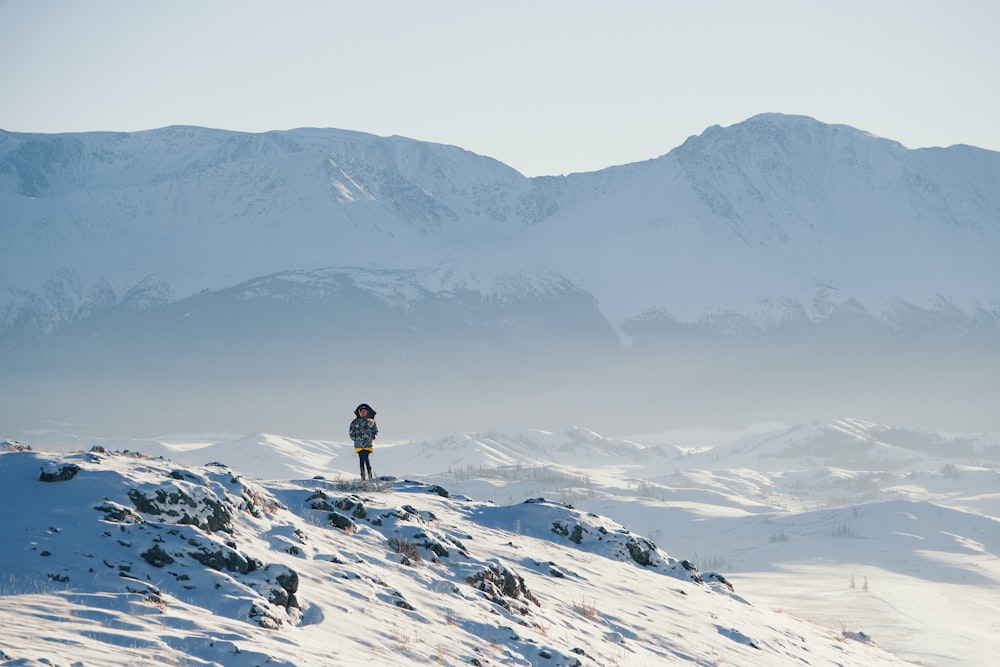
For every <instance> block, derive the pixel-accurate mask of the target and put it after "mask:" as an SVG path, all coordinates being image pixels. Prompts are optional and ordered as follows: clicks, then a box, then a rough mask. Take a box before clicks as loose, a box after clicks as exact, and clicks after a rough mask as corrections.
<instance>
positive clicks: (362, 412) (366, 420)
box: [350, 403, 378, 480]
mask: <svg viewBox="0 0 1000 667" xmlns="http://www.w3.org/2000/svg"><path fill="white" fill-rule="evenodd" d="M354 417H355V418H354V421H352V422H351V428H350V435H351V440H353V441H354V451H356V452H357V453H358V461H359V463H360V464H361V479H363V480H364V479H371V478H372V463H371V461H369V460H368V456H369V455H370V454H371V453H372V452H373V451H374V450H375V447H374V445H373V444H372V443H373V442H374V440H375V436H377V435H378V425H377V424H376V423H375V411H374V410H372V406H370V405H368V404H367V403H362V404H361V405H359V406H358V407H356V408H354ZM366 471H367V473H368V476H367V477H365V472H366Z"/></svg>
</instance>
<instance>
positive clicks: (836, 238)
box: [0, 114, 1000, 432]
mask: <svg viewBox="0 0 1000 667" xmlns="http://www.w3.org/2000/svg"><path fill="white" fill-rule="evenodd" d="M998 183H1000V154H997V153H994V152H989V151H984V150H980V149H976V148H972V147H968V146H954V147H951V148H946V149H920V150H909V149H906V148H905V147H903V146H901V145H899V144H898V143H895V142H893V141H890V140H887V139H881V138H878V137H873V136H871V135H869V134H866V133H864V132H862V131H859V130H855V129H853V128H849V127H846V126H839V125H827V124H823V123H820V122H818V121H816V120H813V119H810V118H805V117H798V116H784V115H778V114H766V115H761V116H756V117H754V118H751V119H749V120H747V121H746V122H744V123H740V124H738V125H735V126H732V127H727V128H720V127H712V128H709V129H708V130H706V131H705V132H704V133H703V134H701V135H700V136H695V137H691V138H690V139H689V140H688V141H686V142H685V143H684V144H683V145H682V146H680V147H677V148H675V149H674V150H672V151H670V152H669V153H667V154H666V155H664V156H662V157H661V158H658V159H655V160H650V161H647V162H643V163H636V164H631V165H625V166H620V167H611V168H608V169H605V170H602V171H599V172H595V173H585V174H573V175H570V176H566V177H541V178H525V177H523V176H521V175H520V174H519V173H517V172H516V171H514V170H513V169H510V168H509V167H507V166H505V165H503V164H501V163H499V162H497V161H496V160H493V159H490V158H488V157H483V156H479V155H475V154H472V153H469V152H467V151H464V150H461V149H459V148H455V147H451V146H443V145H437V144H429V143H426V142H420V141H414V140H410V139H405V138H401V137H390V138H383V137H375V136H371V135H365V134H360V133H355V132H347V131H341V130H322V129H300V130H292V131H285V132H269V133H264V134H245V133H237V132H227V131H221V130H209V129H202V128H192V127H170V128H165V129H161V130H152V131H148V132H138V133H86V134H62V135H38V134H18V133H9V132H0V215H2V220H0V224H2V228H3V242H2V246H0V260H2V261H0V343H2V348H0V367H2V370H3V371H4V372H3V373H2V376H3V378H4V380H3V382H4V386H3V387H0V389H3V390H4V391H5V392H8V393H12V394H15V395H17V396H18V397H19V398H17V399H15V401H20V404H18V405H14V406H12V407H10V408H9V410H10V412H11V415H13V416H16V417H17V419H20V420H24V422H25V423H37V422H38V420H42V419H56V420H74V421H78V420H81V419H84V418H87V419H92V418H94V417H95V415H98V414H100V413H102V412H103V411H106V409H107V408H106V407H104V408H102V409H97V405H94V404H91V405H88V406H86V409H80V410H76V409H75V408H74V407H73V406H74V404H75V402H76V401H79V400H83V401H87V400H94V401H96V402H98V403H99V404H100V405H101V406H108V405H123V404H125V403H126V402H128V408H127V409H126V410H124V411H125V412H127V413H128V414H129V416H130V417H131V418H134V419H135V420H136V421H137V422H141V423H144V424H147V425H149V424H152V423H157V422H156V421H155V419H156V418H159V419H161V423H162V418H163V417H162V410H161V409H160V408H159V407H158V406H159V405H161V404H162V403H163V402H165V401H166V402H169V403H174V404H176V405H178V406H183V409H180V408H179V409H178V412H183V413H185V414H189V415H190V414H196V413H197V412H198V411H199V410H207V409H208V408H207V406H206V403H207V400H206V399H207V397H215V398H216V405H214V406H212V408H211V412H212V414H213V416H218V417H219V420H218V423H210V422H211V419H208V418H207V417H206V420H205V421H204V422H203V423H202V424H201V426H202V427H203V428H225V429H227V430H236V431H246V430H251V431H252V430H270V431H286V432H287V431H292V432H301V431H298V430H297V428H298V427H296V426H293V425H292V423H291V422H290V420H289V419H287V418H286V417H288V415H287V413H286V414H285V415H283V416H282V418H283V419H284V421H283V423H281V424H274V423H266V422H265V423H256V424H240V425H239V426H238V427H236V428H234V427H233V425H232V421H231V420H229V419H228V418H226V417H224V416H223V415H224V414H227V413H228V412H230V410H229V408H228V407H226V406H224V405H223V406H220V405H218V402H219V401H218V400H217V397H219V396H229V397H231V398H230V399H229V402H230V403H233V404H239V405H240V406H243V408H244V414H246V413H251V414H252V413H255V412H256V413H257V414H262V411H261V410H257V409H256V408H255V407H253V404H254V402H255V401H256V398H255V397H256V396H258V395H260V394H261V392H265V391H267V392H269V391H273V389H274V388H276V387H277V388H280V390H281V391H282V392H285V393H286V394H287V395H289V396H294V397H295V398H294V399H293V400H291V401H289V403H291V404H293V405H294V406H296V407H294V408H290V407H288V406H286V407H285V410H286V411H287V410H301V411H302V412H305V413H309V414H315V413H316V412H317V411H318V410H319V409H320V406H319V405H315V404H308V402H309V401H310V400H313V399H311V398H310V397H316V396H322V397H323V398H325V399H330V400H332V401H333V402H337V403H339V402H340V401H343V402H344V403H351V402H354V403H355V404H356V402H357V401H355V399H354V395H355V394H356V393H357V392H359V391H360V392H369V394H368V395H369V396H371V395H372V394H374V395H377V396H379V397H380V403H382V404H386V403H389V404H390V405H392V404H396V406H395V407H396V411H397V414H402V413H403V412H406V419H407V420H408V421H410V422H413V423H414V424H416V423H418V422H419V423H420V424H421V426H422V427H424V428H426V429H429V430H436V431H438V432H446V431H449V430H451V429H452V428H453V427H454V426H456V424H451V423H446V422H444V421H441V420H438V421H434V420H428V419H427V418H426V416H427V415H428V413H429V412H431V411H432V410H434V409H435V408H434V407H432V406H442V405H448V406H450V408H449V412H450V413H451V415H452V417H451V418H452V419H455V418H457V417H455V415H456V413H458V414H462V415H464V414H467V413H469V412H470V411H479V412H480V413H481V412H482V411H483V408H482V406H483V405H484V404H486V403H488V404H489V405H490V408H489V414H490V415H491V418H493V419H495V420H496V421H495V422H493V421H491V422H490V423H489V424H487V425H490V424H493V423H500V424H505V425H506V424H510V423H511V422H512V420H514V419H516V418H517V416H518V415H520V414H522V413H523V412H524V411H525V410H529V409H532V408H534V409H536V410H538V409H539V407H540V408H541V411H543V412H546V413H548V414H550V415H552V416H553V418H554V419H558V420H560V421H565V420H568V421H570V422H575V423H580V422H581V421H583V420H581V419H579V418H578V417H577V416H576V415H581V414H582V415H593V414H597V413H600V412H601V411H603V410H604V409H605V406H607V405H608V404H609V403H619V404H622V405H635V406H641V409H640V410H638V411H635V412H638V413H641V414H643V415H647V416H651V413H653V412H654V411H658V410H659V408H658V407H657V406H659V405H664V404H667V405H671V406H678V408H679V409H678V410H676V411H679V412H683V413H689V414H697V415H698V416H699V417H701V416H706V415H713V414H718V412H719V407H720V406H722V407H724V411H725V412H726V413H728V414H729V415H730V417H731V418H732V419H735V420H736V421H737V422H738V423H745V420H746V417H747V416H750V417H751V419H761V418H770V417H776V418H799V417H801V416H802V413H803V412H808V413H809V416H812V417H817V416H820V415H816V414H815V412H809V411H810V410H812V409H813V408H814V407H815V405H816V404H818V403H820V402H823V403H824V404H825V405H826V406H827V407H826V408H825V409H826V410H832V411H834V412H848V413H850V412H854V413H860V414H870V415H871V416H872V417H878V418H884V419H886V420H894V421H903V422H912V421H913V419H912V417H911V416H909V415H904V414H903V413H904V411H905V410H910V411H911V413H916V414H921V415H929V414H930V415H933V416H934V418H936V419H937V420H938V423H939V424H941V425H944V424H946V423H947V424H948V425H951V426H953V427H956V428H958V427H964V428H982V427H985V426H986V424H985V423H984V420H988V419H990V417H987V416H986V415H987V412H988V413H989V414H990V415H992V414H993V412H995V411H993V410H989V411H986V410H984V409H982V408H983V406H986V405H990V404H995V402H996V399H997V398H998V397H1000V386H998V385H1000V382H998V380H997V378H996V375H995V373H993V372H992V371H991V370H989V368H990V367H989V365H988V364H987V365H984V364H983V363H982V360H983V359H984V358H986V359H995V358H997V355H1000V342H998V339H1000V335H998V322H1000V261H998V260H1000V187H998V185H997V184H998ZM762 368H763V369H766V371H767V372H766V373H761V372H760V371H761V369H762ZM42 376H45V378H46V379H41V377H42ZM574 376H575V377H574ZM470 377H474V378H476V382H475V383H474V387H475V388H474V389H473V385H470V384H469V383H468V378H470ZM481 377H490V378H492V379H493V382H492V383H490V384H489V385H487V386H488V387H492V388H493V389H492V390H490V389H485V390H484V389H483V383H480V382H479V381H478V378H481ZM529 377H530V378H532V382H530V383H528V384H529V386H531V387H532V389H531V390H530V391H529V392H527V393H525V392H524V391H523V389H522V388H523V386H524V384H525V383H524V382H523V380H525V379H526V378H529ZM748 377H753V378H754V383H755V386H754V387H753V388H752V389H750V388H749V387H747V386H746V384H745V383H746V381H747V378H748ZM96 378H101V379H100V380H97V381H96V382H95V379H96ZM818 378H822V381H821V382H818V383H817V379H818ZM861 378H864V382H860V386H852V384H853V385H857V384H859V380H860V379H861ZM137 382H140V383H142V384H143V385H144V386H143V388H142V390H141V391H142V392H148V393H149V400H147V401H144V402H143V403H141V404H138V405H136V404H134V403H133V402H132V399H134V397H135V395H136V393H137V392H136V389H135V385H136V383H137ZM805 382H808V383H809V384H810V385H811V386H810V390H809V391H808V392H803V391H801V389H800V388H799V387H800V386H801V385H802V384H803V383H805ZM348 383H350V385H351V386H349V387H348V386H347V384H348ZM956 383H957V384H958V385H959V386H961V387H962V388H963V391H964V393H967V395H968V396H967V397H963V400H962V401H961V402H960V405H955V404H954V401H951V400H948V399H952V398H954V396H955V394H956V392H955V390H954V386H955V384H956ZM81 384H82V385H84V386H86V389H83V390H81ZM94 384H100V385H102V386H110V387H126V388H125V389H123V390H122V392H123V393H122V394H116V393H115V392H114V391H109V392H104V393H101V392H100V391H98V390H97V389H96V388H95V387H94V386H93V385H94ZM741 384H742V386H741ZM191 385H194V388H193V389H192V387H191ZM331 386H334V387H335V389H333V390H332V391H330V390H327V389H325V388H327V387H331ZM918 388H919V389H920V391H921V392H923V390H924V388H926V389H927V391H926V392H924V393H923V396H924V397H926V398H927V399H929V400H928V402H929V403H931V404H932V405H934V406H935V407H934V408H933V409H931V410H927V409H926V407H921V408H919V409H917V410H914V409H913V402H914V397H913V396H912V395H909V394H910V392H912V391H915V390H917V389H918ZM317 389H319V390H320V391H318V392H317V391H316V390H317ZM576 389H580V391H576ZM471 392H476V393H477V394H478V395H477V396H476V397H475V401H474V402H470V393H471ZM514 394H517V395H519V396H520V398H522V399H523V400H520V401H514V400H512V399H511V398H510V397H511V396H512V395H514ZM904 394H906V395H905V396H904ZM84 395H85V396H84ZM415 395H417V398H416V400H415ZM40 397H44V400H45V401H47V402H48V406H49V407H46V408H43V409H40V408H39V402H40V400H43V399H41V398H40ZM557 397H558V398H557ZM709 397H711V398H710V400H709ZM763 397H767V398H766V399H765V398H763ZM833 399H836V400H837V401H838V402H837V403H836V404H835V405H831V404H830V401H831V400H833ZM920 400H924V399H920ZM186 401H190V403H186ZM804 401H809V402H810V404H808V405H807V404H805V403H804ZM882 401H888V404H886V405H884V406H882V405H879V406H878V409H879V410H883V409H884V410H885V412H879V413H878V414H872V413H871V412H869V411H868V410H867V408H866V406H867V405H874V404H876V403H879V402H882ZM150 404H152V405H155V406H157V407H156V408H155V409H149V408H148V405H150ZM268 404H270V403H268ZM775 404H780V405H782V406H787V407H788V408H789V409H790V410H792V411H793V412H795V414H771V413H772V412H773V411H774V408H773V406H774V405H775ZM791 406H794V408H793V407H791ZM258 407H259V406H258ZM571 408H572V409H571ZM436 409H437V410H438V411H440V408H439V407H438V408H436ZM234 410H235V408H234ZM151 413H156V414H155V415H154V414H151ZM28 415H30V416H28ZM0 416H4V415H0ZM84 416H86V417H84ZM272 417H274V415H270V416H269V418H272ZM633 418H636V417H635V415H633ZM969 422H975V423H969ZM297 423H298V424H300V425H301V424H302V423H303V422H302V421H301V420H298V422H297ZM121 424H122V423H121V422H118V425H119V426H120V425H121ZM592 425H594V426H601V427H602V428H604V429H605V430H608V431H611V432H616V430H615V427H614V426H612V425H611V424H610V421H608V420H605V421H604V422H603V423H600V424H592ZM457 426H461V427H465V428H478V427H482V426H483V423H482V415H481V414H480V415H475V421H474V422H466V423H463V424H458V425H457ZM314 427H315V423H314V424H313V425H311V426H310V428H314ZM657 427H658V425H657V424H654V423H652V422H650V423H647V424H644V428H646V429H647V430H648V429H654V428H657ZM154 428H155V427H154ZM163 428H166V429H174V428H184V427H182V426H180V425H177V424H169V425H167V424H164V426H163ZM313 432H315V431H313Z"/></svg>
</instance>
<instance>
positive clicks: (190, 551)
mask: <svg viewBox="0 0 1000 667" xmlns="http://www.w3.org/2000/svg"><path fill="white" fill-rule="evenodd" d="M274 444H275V443H272V445H274ZM17 449H19V448H17V447H15V446H14V445H13V444H12V443H5V451H3V452H2V453H0V475H2V481H3V484H0V499H2V503H3V505H4V507H7V508H14V507H21V508H30V510H31V511H24V512H21V511H17V512H14V511H8V512H5V513H4V515H3V518H2V519H0V526H2V530H3V534H4V536H5V545H4V549H3V551H2V555H0V565H2V568H0V571H2V573H3V578H2V580H0V622H2V624H3V628H4V632H3V634H2V638H0V661H2V662H3V664H9V665H42V664H88V665H91V664H93V665H97V664H135V665H145V664H149V665H152V664H173V665H227V666H235V665H262V664H277V665H296V666H299V667H302V666H305V665H329V664H344V665H348V664H367V663H368V662H371V661H377V662H378V663H380V664H386V665H414V664H442V665H460V664H473V665H536V666H543V665H545V666H548V665H574V666H584V665H626V664H627V665H635V666H641V665H663V664H681V663H694V664H706V665H707V664H723V663H724V664H754V665H786V664H791V663H797V664H813V665H865V666H866V667H868V666H871V665H895V664H905V663H904V662H903V661H902V660H900V659H898V658H896V657H894V656H892V655H891V654H889V653H886V652H885V651H883V650H881V649H880V648H878V647H877V646H876V645H875V643H874V642H873V641H872V640H871V639H870V638H869V637H868V636H867V635H866V634H865V633H864V632H862V631H860V629H854V628H850V629H845V630H844V631H842V632H834V631H832V630H826V629H822V628H820V627H819V626H816V625H813V624H811V623H808V622H805V621H802V620H799V619H797V618H795V617H793V616H790V615H787V614H782V613H778V612H775V611H773V610H770V609H768V608H766V607H763V606H759V605H756V604H754V603H753V601H752V600H748V599H746V598H744V597H743V596H742V595H740V593H739V592H738V590H737V591H733V590H732V588H731V584H729V583H728V582H727V581H726V579H725V577H724V576H723V575H720V574H717V573H713V572H699V571H698V570H697V569H696V567H695V564H693V563H691V562H689V561H687V560H685V559H675V558H673V557H671V556H670V555H668V554H667V553H666V552H664V551H663V550H661V549H659V548H657V547H656V546H655V545H654V544H653V543H652V542H650V541H649V540H648V539H646V538H643V537H640V536H638V535H635V534H633V533H631V532H629V531H628V530H626V529H624V528H623V527H622V526H621V525H620V524H618V523H617V522H615V521H612V520H610V519H607V518H604V517H601V516H598V515H596V514H591V513H587V512H582V511H579V510H576V509H573V508H572V507H570V506H567V505H564V504H560V503H556V502H550V501H546V500H543V499H532V500H528V501H526V502H521V503H517V504H514V505H510V506H498V505H494V504H492V503H483V502H479V501H476V500H474V499H471V498H468V497H464V496H460V495H458V496H456V495H453V494H450V493H449V492H448V491H446V490H445V489H444V488H442V487H440V486H436V485H428V484H423V483H418V482H403V481H385V480H383V481H379V482H378V484H376V485H372V486H366V487H358V486H357V485H352V484H350V483H346V482H339V483H338V482H335V481H329V480H323V479H314V480H309V481H284V482H281V481H270V482H268V481H252V480H250V479H247V478H245V477H243V476H242V475H240V474H239V472H238V471H237V470H235V469H232V468H229V467H227V466H226V465H223V464H222V463H212V464H210V465H207V466H186V465H181V464H178V463H174V462H171V461H169V460H166V459H151V458H147V457H144V456H142V455H138V454H123V453H114V452H109V451H107V450H105V449H103V448H95V449H92V450H91V451H89V452H86V453H70V454H52V453H42V452H35V451H16V450H17ZM271 449H274V447H273V446H272V447H271ZM275 451H277V450H275Z"/></svg>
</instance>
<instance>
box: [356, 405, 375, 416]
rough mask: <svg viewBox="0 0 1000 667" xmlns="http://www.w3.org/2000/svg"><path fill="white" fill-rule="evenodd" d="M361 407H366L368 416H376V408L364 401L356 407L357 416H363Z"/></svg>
mask: <svg viewBox="0 0 1000 667" xmlns="http://www.w3.org/2000/svg"><path fill="white" fill-rule="evenodd" d="M361 408H364V409H365V410H367V411H368V416H369V417H372V418H374V417H375V410H374V409H372V406H370V405H368V404H367V403H362V404H361V405H359V406H358V407H356V408H354V416H355V417H360V416H361Z"/></svg>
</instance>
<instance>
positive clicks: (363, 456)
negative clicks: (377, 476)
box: [358, 449, 372, 479]
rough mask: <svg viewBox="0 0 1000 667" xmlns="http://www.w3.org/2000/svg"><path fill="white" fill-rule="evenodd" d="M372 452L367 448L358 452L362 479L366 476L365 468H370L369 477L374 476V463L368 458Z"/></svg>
mask: <svg viewBox="0 0 1000 667" xmlns="http://www.w3.org/2000/svg"><path fill="white" fill-rule="evenodd" d="M369 454H371V452H370V451H368V450H367V449H362V450H361V451H360V452H358V461H359V462H360V463H361V479H364V478H365V469H367V470H368V479H371V478H372V464H371V461H369V460H368V455H369Z"/></svg>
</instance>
